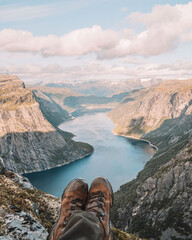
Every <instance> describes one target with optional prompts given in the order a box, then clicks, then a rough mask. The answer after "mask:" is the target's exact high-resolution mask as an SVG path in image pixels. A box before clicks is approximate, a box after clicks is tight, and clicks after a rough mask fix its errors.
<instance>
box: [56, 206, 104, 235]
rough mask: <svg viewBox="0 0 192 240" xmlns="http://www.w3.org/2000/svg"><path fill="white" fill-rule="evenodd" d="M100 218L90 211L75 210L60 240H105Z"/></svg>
mask: <svg viewBox="0 0 192 240" xmlns="http://www.w3.org/2000/svg"><path fill="white" fill-rule="evenodd" d="M103 239H104V233H103V229H102V226H101V224H100V222H99V219H98V218H97V217H96V216H95V215H94V214H93V213H90V212H86V211H81V210H79V211H74V212H73V213H72V215H71V217H70V219H69V221H68V223H67V225H66V227H65V230H64V232H63V233H62V235H61V236H60V238H59V240H103Z"/></svg>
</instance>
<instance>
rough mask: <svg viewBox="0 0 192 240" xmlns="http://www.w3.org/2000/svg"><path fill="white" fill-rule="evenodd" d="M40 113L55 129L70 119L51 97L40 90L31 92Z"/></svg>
mask: <svg viewBox="0 0 192 240" xmlns="http://www.w3.org/2000/svg"><path fill="white" fill-rule="evenodd" d="M33 93H34V95H35V97H36V100H37V102H38V103H39V105H40V108H41V111H42V112H43V115H44V116H45V117H46V119H47V120H48V121H49V122H50V123H51V124H52V125H53V126H55V127H57V126H58V125H59V124H61V123H63V122H64V121H66V120H69V119H70V118H71V116H70V114H69V113H68V112H67V111H66V110H64V109H63V108H62V107H61V106H60V105H59V104H57V103H56V102H55V101H54V100H52V99H51V97H48V96H47V95H46V94H44V93H43V92H41V91H40V90H35V91H33Z"/></svg>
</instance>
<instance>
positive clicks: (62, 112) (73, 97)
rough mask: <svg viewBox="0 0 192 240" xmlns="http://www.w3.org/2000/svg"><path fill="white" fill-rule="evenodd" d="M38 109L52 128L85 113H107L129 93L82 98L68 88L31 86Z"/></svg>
mask: <svg viewBox="0 0 192 240" xmlns="http://www.w3.org/2000/svg"><path fill="white" fill-rule="evenodd" d="M30 89H32V90H33V93H34V95H35V96H36V100H37V101H38V102H39V104H40V108H41V110H42V112H43V114H44V116H46V118H47V119H48V121H49V122H50V123H51V124H53V125H54V126H56V127H57V126H58V125H59V124H60V123H62V122H64V121H65V120H67V119H70V118H72V117H78V116H81V115H83V114H85V113H87V114H89V113H92V112H96V111H97V112H98V111H99V112H101V111H109V110H110V109H112V108H114V107H115V106H116V105H117V104H118V103H119V102H121V101H122V99H123V98H125V97H126V96H129V92H121V93H118V94H114V95H112V96H111V97H101V96H94V95H89V96H82V94H79V93H76V92H74V91H72V90H71V89H69V88H64V87H59V88H55V87H43V86H31V87H30Z"/></svg>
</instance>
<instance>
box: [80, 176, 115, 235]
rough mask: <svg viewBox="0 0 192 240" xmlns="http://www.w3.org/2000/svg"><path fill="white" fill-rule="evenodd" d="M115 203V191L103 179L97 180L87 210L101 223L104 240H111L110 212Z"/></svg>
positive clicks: (92, 188) (89, 196) (94, 182)
mask: <svg viewBox="0 0 192 240" xmlns="http://www.w3.org/2000/svg"><path fill="white" fill-rule="evenodd" d="M112 203H113V189H112V186H111V184H110V182H109V181H108V180H107V179H106V178H103V177H98V178H95V179H94V180H93V182H92V184H91V187H90V190H89V193H88V200H87V203H86V207H85V210H86V211H87V212H92V213H94V214H95V215H96V216H97V218H98V219H99V221H100V223H101V228H102V229H103V233H104V240H111V239H112V233H111V230H110V210H111V206H112Z"/></svg>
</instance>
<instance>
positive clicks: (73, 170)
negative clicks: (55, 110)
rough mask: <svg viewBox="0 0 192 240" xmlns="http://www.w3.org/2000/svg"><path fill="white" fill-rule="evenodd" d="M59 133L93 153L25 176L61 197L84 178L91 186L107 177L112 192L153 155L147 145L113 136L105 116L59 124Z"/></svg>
mask: <svg viewBox="0 0 192 240" xmlns="http://www.w3.org/2000/svg"><path fill="white" fill-rule="evenodd" d="M59 127H60V129H62V130H65V131H69V132H72V133H74V134H75V135H76V137H74V140H75V141H82V142H87V143H89V144H91V145H92V146H93V147H94V153H93V154H92V155H91V156H89V157H86V158H84V159H81V160H78V161H75V162H73V163H70V164H67V165H64V166H62V167H58V168H54V169H50V170H46V171H43V172H37V173H31V174H26V175H25V176H27V177H28V178H29V180H30V181H31V182H32V184H33V185H34V186H35V187H36V188H38V189H40V190H42V191H44V192H47V193H50V194H53V195H55V196H58V197H60V196H61V195H62V192H63V189H64V188H65V187H66V186H67V184H68V183H69V181H71V180H72V179H74V178H79V177H80V178H84V179H86V180H87V182H88V183H89V184H90V183H91V182H92V180H93V179H94V178H95V177H98V176H105V177H107V178H108V179H109V180H110V182H111V184H112V186H113V189H114V191H116V190H118V189H119V187H120V186H121V185H122V184H123V183H126V182H128V181H130V180H132V179H133V178H135V177H136V175H137V173H138V172H139V171H140V170H141V169H142V168H143V167H144V164H145V163H146V162H147V161H148V160H149V159H150V158H151V156H152V154H154V151H155V150H154V149H153V148H151V147H150V146H149V145H148V144H147V143H144V142H140V141H133V140H129V139H128V138H125V137H121V136H117V135H113V133H112V130H113V128H114V125H113V123H112V121H111V120H110V119H109V118H108V117H107V116H106V113H95V114H92V115H84V116H81V117H78V118H76V119H74V120H71V121H67V122H65V123H63V124H61V125H60V126H59Z"/></svg>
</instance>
